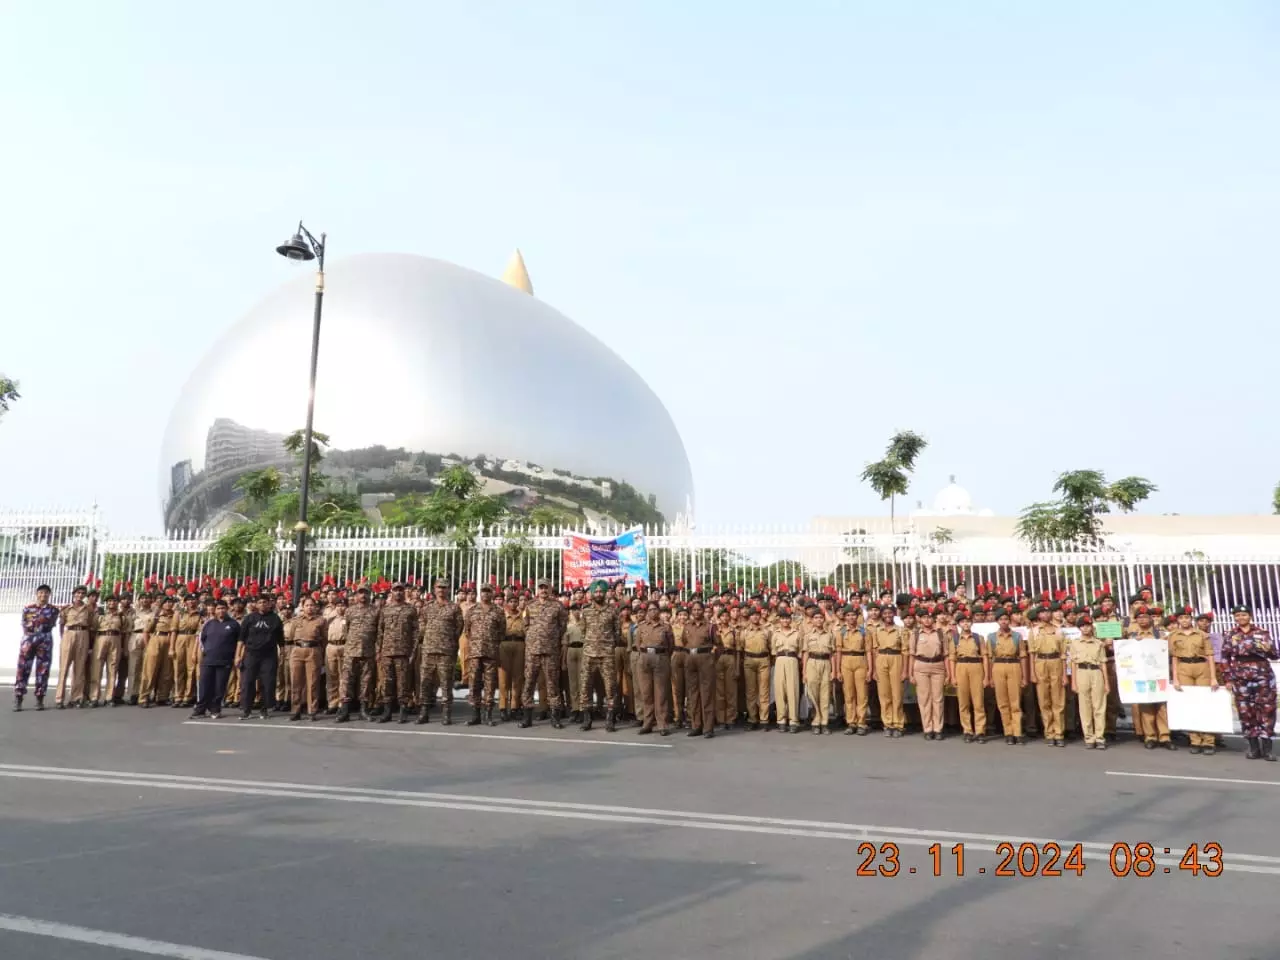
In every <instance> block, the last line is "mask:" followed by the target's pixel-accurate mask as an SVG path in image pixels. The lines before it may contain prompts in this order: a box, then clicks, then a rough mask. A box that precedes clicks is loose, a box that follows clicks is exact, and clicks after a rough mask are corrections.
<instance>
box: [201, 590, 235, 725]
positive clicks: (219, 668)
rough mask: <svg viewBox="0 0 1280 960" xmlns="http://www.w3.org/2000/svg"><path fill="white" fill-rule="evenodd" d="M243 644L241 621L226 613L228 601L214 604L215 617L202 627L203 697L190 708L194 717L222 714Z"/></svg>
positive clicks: (215, 717) (214, 717)
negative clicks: (233, 665)
mask: <svg viewBox="0 0 1280 960" xmlns="http://www.w3.org/2000/svg"><path fill="white" fill-rule="evenodd" d="M239 643H240V624H238V623H236V621H234V620H232V619H231V618H230V617H228V616H227V601H225V600H222V599H219V600H217V601H215V602H214V604H213V619H212V620H206V621H205V623H204V626H203V627H201V628H200V651H201V653H202V654H203V658H202V660H201V661H200V698H199V700H197V701H196V708H195V709H194V710H192V711H191V716H192V718H193V719H194V718H196V717H203V716H204V715H205V714H206V713H208V714H209V716H211V717H212V718H213V719H214V720H217V719H218V718H219V717H221V716H222V699H223V698H224V697H225V696H226V695H227V680H228V679H230V677H231V665H232V664H233V663H234V662H235V659H236V646H237V645H238V644H239Z"/></svg>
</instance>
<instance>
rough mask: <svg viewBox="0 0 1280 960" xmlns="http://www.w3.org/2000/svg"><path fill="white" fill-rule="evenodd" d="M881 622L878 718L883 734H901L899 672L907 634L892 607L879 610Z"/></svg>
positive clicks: (903, 720)
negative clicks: (895, 619)
mask: <svg viewBox="0 0 1280 960" xmlns="http://www.w3.org/2000/svg"><path fill="white" fill-rule="evenodd" d="M880 615H881V618H882V619H881V623H880V625H879V626H878V627H876V632H875V638H876V655H875V669H876V692H877V693H878V694H879V696H880V722H881V723H883V724H884V735H885V736H886V737H901V736H902V733H903V728H904V727H905V726H906V715H905V714H904V713H903V711H902V675H903V668H904V667H905V664H904V663H903V662H902V661H903V660H904V659H905V658H906V655H907V650H908V647H909V644H910V635H909V634H908V632H907V628H906V627H899V626H897V625H896V624H895V623H894V619H893V608H892V607H885V608H884V609H883V610H882V611H881V614H880Z"/></svg>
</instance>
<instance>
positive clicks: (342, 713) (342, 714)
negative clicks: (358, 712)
mask: <svg viewBox="0 0 1280 960" xmlns="http://www.w3.org/2000/svg"><path fill="white" fill-rule="evenodd" d="M350 720H351V704H349V703H344V704H343V705H342V707H341V708H340V709H339V710H338V715H337V716H336V717H334V718H333V722H334V723H348V722H350Z"/></svg>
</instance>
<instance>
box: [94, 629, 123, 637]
mask: <svg viewBox="0 0 1280 960" xmlns="http://www.w3.org/2000/svg"><path fill="white" fill-rule="evenodd" d="M98 636H100V637H118V636H120V631H119V630H99V631H98Z"/></svg>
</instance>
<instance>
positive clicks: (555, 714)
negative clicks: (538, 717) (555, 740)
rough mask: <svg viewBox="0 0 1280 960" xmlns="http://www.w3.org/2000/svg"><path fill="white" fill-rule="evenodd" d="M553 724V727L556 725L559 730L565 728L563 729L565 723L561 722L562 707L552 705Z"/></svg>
mask: <svg viewBox="0 0 1280 960" xmlns="http://www.w3.org/2000/svg"><path fill="white" fill-rule="evenodd" d="M551 726H553V727H554V728H555V729H557V730H563V729H564V724H563V723H561V722H560V708H559V707H552V708H551Z"/></svg>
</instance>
